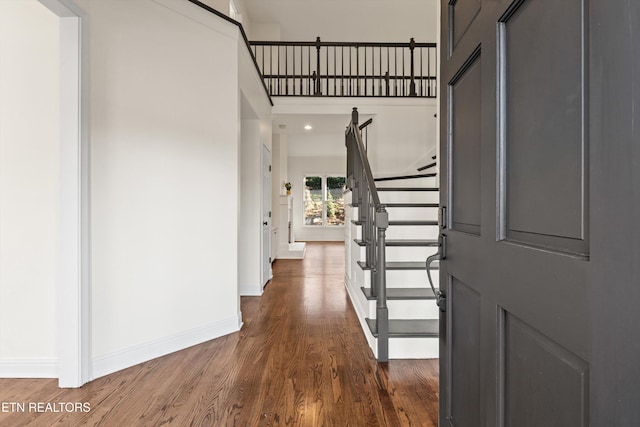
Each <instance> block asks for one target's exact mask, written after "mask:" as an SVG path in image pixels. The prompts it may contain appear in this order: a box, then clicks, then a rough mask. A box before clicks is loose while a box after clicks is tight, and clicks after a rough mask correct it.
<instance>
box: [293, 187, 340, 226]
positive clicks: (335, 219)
mask: <svg viewBox="0 0 640 427" xmlns="http://www.w3.org/2000/svg"><path fill="white" fill-rule="evenodd" d="M345 182H346V178H345V177H344V176H331V175H329V176H319V175H309V176H305V177H304V200H303V201H304V225H309V226H328V227H335V226H344V198H343V196H342V193H343V191H344V186H345Z"/></svg>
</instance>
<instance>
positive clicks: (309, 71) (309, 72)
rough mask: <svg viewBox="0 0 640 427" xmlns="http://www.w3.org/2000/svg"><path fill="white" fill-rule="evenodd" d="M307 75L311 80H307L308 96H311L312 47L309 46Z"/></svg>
mask: <svg viewBox="0 0 640 427" xmlns="http://www.w3.org/2000/svg"><path fill="white" fill-rule="evenodd" d="M307 63H308V67H307V75H308V76H309V78H308V79H307V95H311V46H307Z"/></svg>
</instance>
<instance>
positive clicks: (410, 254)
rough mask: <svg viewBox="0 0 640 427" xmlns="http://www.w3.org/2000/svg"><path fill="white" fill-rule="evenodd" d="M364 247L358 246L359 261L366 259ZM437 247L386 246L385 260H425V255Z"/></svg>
mask: <svg viewBox="0 0 640 427" xmlns="http://www.w3.org/2000/svg"><path fill="white" fill-rule="evenodd" d="M366 251H367V249H366V247H364V246H360V261H365V260H366V255H367V254H366ZM437 251H438V248H436V247H433V246H415V247H406V246H387V251H386V256H387V261H388V262H391V261H426V260H427V257H428V256H430V255H433V254H435V253H436V252H437Z"/></svg>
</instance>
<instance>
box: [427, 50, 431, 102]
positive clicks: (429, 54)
mask: <svg viewBox="0 0 640 427" xmlns="http://www.w3.org/2000/svg"><path fill="white" fill-rule="evenodd" d="M427 75H428V76H429V80H427V82H428V85H427V96H431V49H429V50H428V51H427Z"/></svg>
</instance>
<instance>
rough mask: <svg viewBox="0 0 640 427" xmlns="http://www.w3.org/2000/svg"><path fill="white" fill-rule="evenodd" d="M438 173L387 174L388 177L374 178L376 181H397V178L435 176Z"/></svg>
mask: <svg viewBox="0 0 640 427" xmlns="http://www.w3.org/2000/svg"><path fill="white" fill-rule="evenodd" d="M436 175H437V174H436V173H419V174H414V175H398V176H387V177H381V178H374V179H373V180H374V181H375V182H381V181H396V180H403V179H415V178H433V177H434V176H436Z"/></svg>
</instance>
